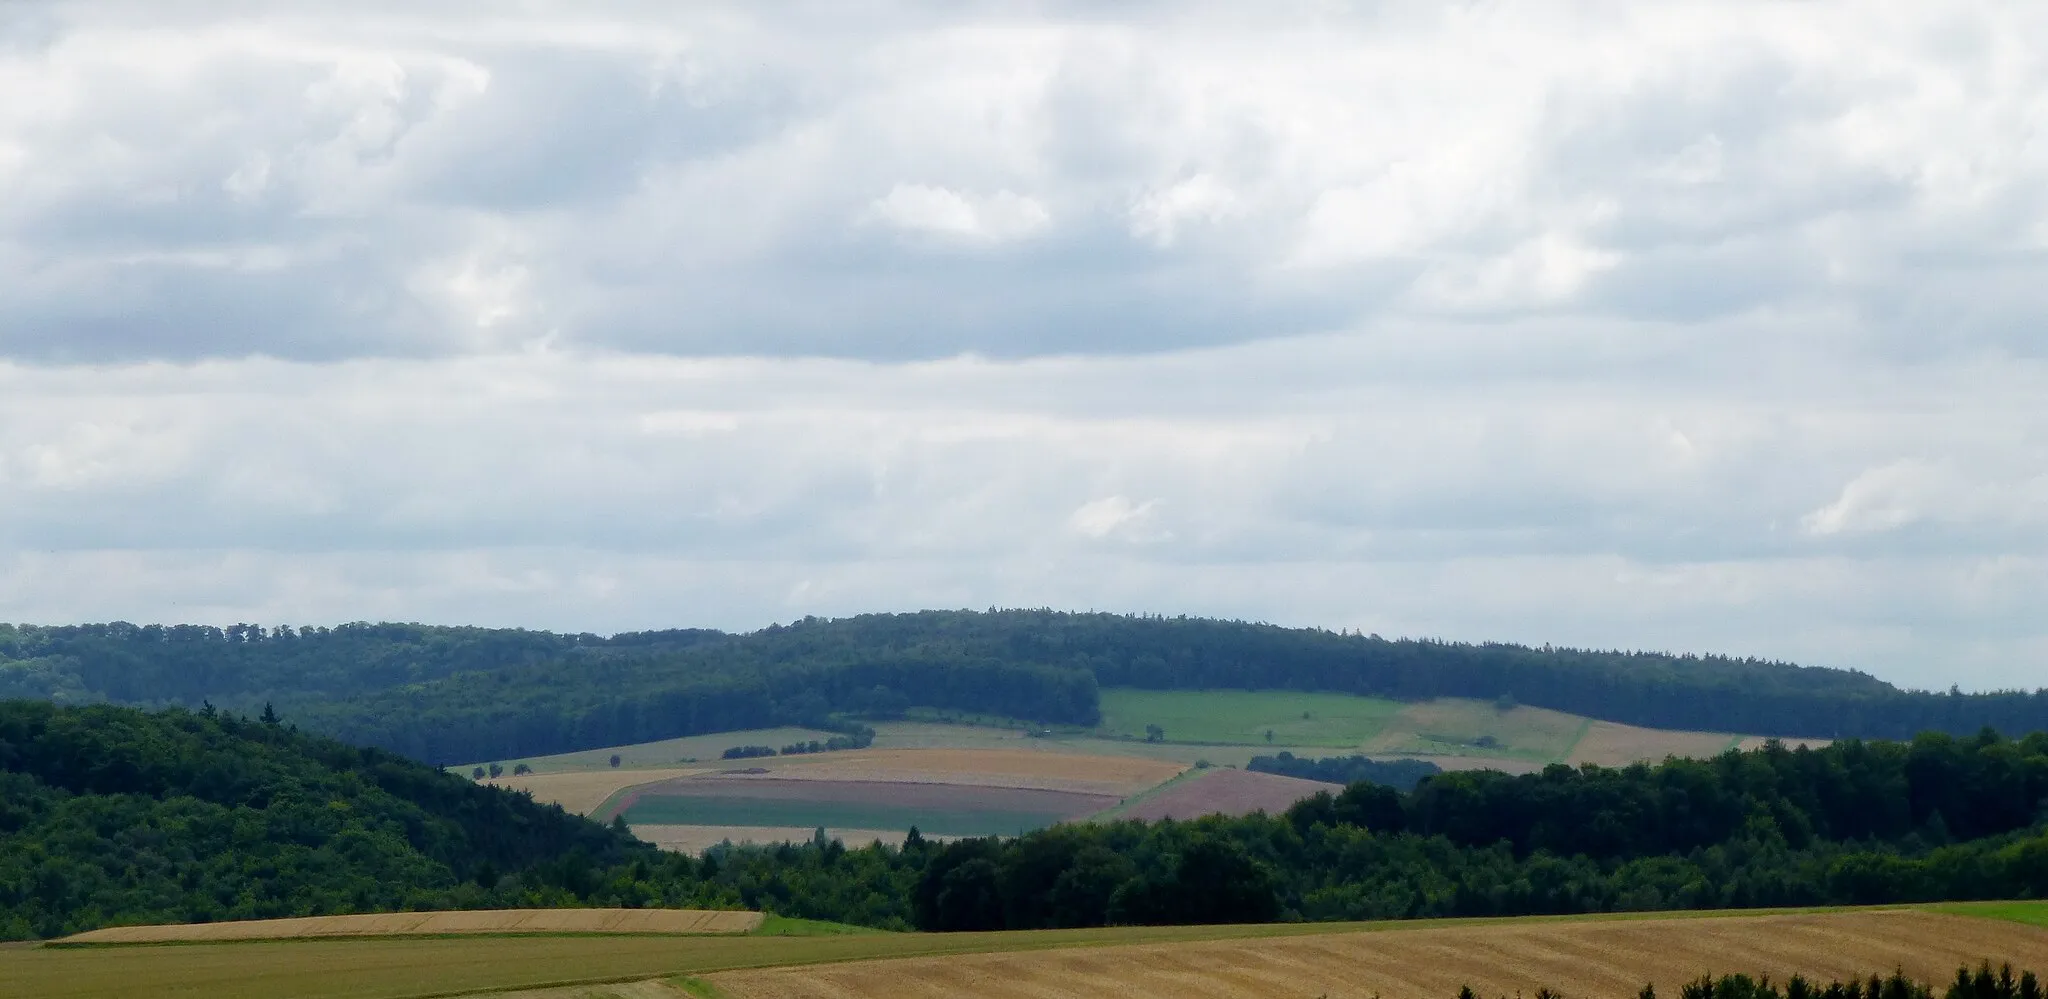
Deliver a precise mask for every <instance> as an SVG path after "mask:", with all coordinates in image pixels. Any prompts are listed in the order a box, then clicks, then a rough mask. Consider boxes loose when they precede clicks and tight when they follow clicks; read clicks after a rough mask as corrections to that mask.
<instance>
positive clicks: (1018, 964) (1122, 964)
mask: <svg viewBox="0 0 2048 999" xmlns="http://www.w3.org/2000/svg"><path fill="white" fill-rule="evenodd" d="M1985 959H1990V960H1993V961H2011V962H2012V963H2013V964H2014V965H2016V966H2019V967H2031V968H2035V969H2039V970H2042V971H2048V931H2043V930H2040V929H2037V928H2034V927H2030V926H2024V925H2021V924H2017V923H2006V922H1997V921H1993V920H1981V919H1972V918H1968V917H1963V916H1946V915H1936V914H1931V913H1921V912H1904V911H1902V912H1854V913H1839V914H1829V915H1796V916H1750V917H1717V918H1705V919H1644V920H1623V921H1603V922H1544V923H1520V924H1500V923H1494V924H1481V925H1469V926H1448V927H1426V928H1416V929H1408V928H1396V929H1389V930H1383V931H1378V932H1369V933H1347V934H1333V935H1329V936H1302V937H1289V938H1280V939H1264V940H1229V941H1213V942H1203V943H1182V944H1147V945H1136V946H1111V947H1085V948H1074V949H1069V950H1054V951H1038V952H1028V953H1009V954H975V955H966V956H959V957H943V958H909V959H896V960H884V961H862V962H853V963H848V964H837V965H815V966H811V967H793V968H774V969H764V970H758V971H740V972H728V973H725V974H720V975H714V976H711V978H710V980H711V981H712V983H713V984H715V985H716V986H717V987H718V988H720V989H722V990H723V991H724V992H725V993H726V994H728V995H730V996H732V997H734V999H870V997H872V999H886V997H897V996H929V997H938V996H965V995H972V996H982V997H994V999H1008V997H1014V999H1027V997H1028V999H1067V997H1074V999H1081V997H1097V996H1116V997H1131V999H1136V997H1140V996H1175V997H1182V996H1203V997H1208V996H1213V997H1219V999H1220V997H1224V996H1301V997H1308V996H1317V995H1327V996H1329V997H1330V999H1346V997H1358V999H1365V997H1368V996H1375V995H1377V996H1381V997H1383V999H1450V997H1452V996H1455V995H1457V993H1458V988H1459V986H1461V985H1466V984H1469V985H1471V986H1472V987H1473V988H1474V989H1476V990H1478V991H1479V993H1480V994H1481V995H1485V996H1501V995H1514V994H1516V993H1518V992H1519V993H1520V994H1522V995H1531V994H1534V993H1535V991H1536V989H1538V988H1539V987H1544V986H1548V987H1550V988H1554V989H1558V990H1560V991H1562V992H1563V993H1564V994H1565V995H1566V996H1568V997H1571V999H1605V997H1615V999H1631V997H1633V996H1635V995H1636V993H1637V990H1639V989H1641V988H1642V986H1643V984H1644V983H1646V982H1655V983H1656V985H1657V986H1658V988H1659V990H1660V992H1661V993H1662V994H1666V995H1676V994H1677V991H1678V985H1679V984H1681V983H1682V982H1683V981H1685V980H1688V979H1691V978H1696V977H1698V976H1699V975H1701V974H1703V973H1708V972H1713V973H1720V974H1725V973H1732V972H1738V971H1739V972H1745V973H1749V974H1759V973H1766V974H1769V975H1771V976H1772V977H1773V978H1775V979H1779V980H1782V979H1784V978H1786V977H1789V976H1790V975H1792V974H1794V973H1801V974H1805V975H1807V976H1808V977H1835V976H1847V975H1868V974H1870V973H1871V972H1875V971H1885V972H1888V971H1890V970H1891V969H1893V968H1903V969H1904V970H1905V971H1906V973H1907V974H1909V975H1913V976H1916V977H1919V978H1921V979H1922V980H1925V981H1930V982H1933V983H1935V984H1936V985H1937V986H1939V985H1940V984H1941V983H1944V982H1946V981H1948V980H1949V979H1950V978H1951V977H1952V976H1953V975H1954V974H1955V969H1956V967H1957V966H1958V965H1959V964H1964V963H1967V964H1970V965H1973V966H1974V965H1975V964H1976V963H1977V962H1978V961H1980V960H1985Z"/></svg>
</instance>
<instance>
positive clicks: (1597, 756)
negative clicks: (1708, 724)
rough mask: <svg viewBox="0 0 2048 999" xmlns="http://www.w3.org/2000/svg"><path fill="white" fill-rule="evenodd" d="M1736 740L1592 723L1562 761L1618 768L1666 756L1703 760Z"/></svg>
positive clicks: (1717, 734) (1725, 736)
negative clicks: (1638, 761)
mask: <svg viewBox="0 0 2048 999" xmlns="http://www.w3.org/2000/svg"><path fill="white" fill-rule="evenodd" d="M1740 741H1741V738H1740V737H1739V736H1733V735H1728V734H1725V733H1721V732H1672V731H1666V730H1664V729H1655V728H1637V727H1636V726H1634V725H1621V724H1617V723H1615V722H1604V721H1596V722H1594V723H1592V724H1591V725H1588V726H1586V734H1585V735H1583V736H1581V737H1580V738H1579V742H1578V745H1576V746H1573V747H1572V751H1571V755H1570V756H1569V757H1567V758H1566V760H1565V762H1567V763H1598V764H1600V765H1601V766H1603V767H1619V766H1627V765H1628V764H1630V763H1634V762H1636V761H1637V760H1649V761H1651V762H1657V761H1661V760H1663V759H1664V757H1666V756H1690V757H1694V758H1704V757H1709V756H1719V755H1720V754H1722V753H1725V752H1727V751H1728V750H1729V749H1730V748H1731V747H1733V746H1734V745H1735V744H1736V743H1737V742H1740Z"/></svg>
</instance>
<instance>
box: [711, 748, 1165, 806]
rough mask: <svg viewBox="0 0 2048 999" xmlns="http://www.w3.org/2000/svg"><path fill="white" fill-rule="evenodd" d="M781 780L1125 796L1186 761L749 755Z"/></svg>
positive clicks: (880, 752)
mask: <svg viewBox="0 0 2048 999" xmlns="http://www.w3.org/2000/svg"><path fill="white" fill-rule="evenodd" d="M746 762H748V763H750V764H754V765H758V766H761V767H763V768H766V769H768V770H769V771H770V772H771V773H772V774H773V776H774V777H775V778H776V779H778V780H862V781H887V782H897V783H916V784H970V785H974V786H976V787H1017V788H1037V789H1042V790H1048V791H1078V792H1083V793H1087V794H1113V795H1126V794H1132V793H1135V792H1138V791H1142V790H1144V789H1146V788H1148V787H1152V786H1154V785H1156V784H1158V783H1160V782H1161V781H1166V780H1170V779H1172V778H1173V777H1175V776H1177V775H1179V774H1180V773H1181V771H1183V770H1186V769H1187V766H1186V765H1185V764H1181V763H1177V762H1171V761H1167V760H1151V759H1144V758H1141V757H1135V756H1084V755H1081V754H1078V753H1046V752H1038V751H1034V750H1029V749H861V750H847V751H843V752H837V753H818V754H814V755H809V756H790V757H778V758H775V759H771V760H749V761H746Z"/></svg>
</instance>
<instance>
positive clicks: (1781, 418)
mask: <svg viewBox="0 0 2048 999" xmlns="http://www.w3.org/2000/svg"><path fill="white" fill-rule="evenodd" d="M855 8H858V10H859V14H858V16H854V15H852V14H850V13H849V12H850V11H853V10H854V9H855ZM483 9H491V10H493V11H494V13H493V14H492V15H491V16H489V17H479V16H478V14H477V13H476V12H477V11H479V10H483ZM498 11H510V13H498ZM1254 12H1255V13H1254ZM2041 38H2048V5H2042V4H2011V3H1993V2H1985V3H1966V2H1950V3H1925V2H1901V3H1877V2H1867V0H1866V2H1855V3H1842V4H1831V3H1822V2H1808V3H1800V4H1784V3H1766V4H1756V5H1748V4H1741V3H1729V2H1726V0H1713V2H1705V3H1684V2H1675V0H1660V2H1657V3H1642V2H1633V0H1631V2H1614V3H1536V2H1514V3H1499V4H1496V3H1486V2H1462V3H1453V2H1445V3H1437V4H1410V3H1384V4H1375V3H1358V4H1346V3H1336V2H1314V3H1294V4H1284V3H1265V4H1242V3H1214V4H1206V3H1198V2H1161V3H1146V2H1127V3H1100V2H1092V3H1073V4H1059V3H1050V4H1037V5H1031V4H1022V3H986V4H961V3H943V4H942V3H932V4H900V5H886V4H882V3H868V4H859V5H846V4H836V3H817V4H813V5H805V4H799V3H785V4H760V3H731V4H717V3H711V2H703V3H696V2H693V3H687V4H678V3H668V2H651V0H650V2H646V3H610V4H605V3H595V2H578V3H573V4H572V3H566V2H563V3H524V4H486V5H478V4H475V3H460V4H443V3H438V2H434V0H405V2H403V3H375V2H355V3H349V4H286V3H265V4H255V5H235V4H199V3H178V2H167V0H147V2H135V3H64V2H12V3H0V620H17V621H34V622H47V623H57V622H75V621H83V620H105V619H114V618H121V619H127V620H134V621H204V622H212V623H221V624H226V623H232V622H236V621H253V622H259V623H266V624H285V623H289V624H302V623H332V622H338V621H343V620H352V619H371V620H377V619H402V620H420V621H429V622H444V623H475V624H489V625H525V626H532V627H544V628H552V629H569V630H592V631H613V630H621V629H635V628H651V627H673V626H713V627H722V628H735V629H751V628H755V627H759V626H762V625H765V624H767V623H769V622H772V621H778V620H788V619H791V618H795V617H801V616H803V615H806V614H819V615H843V614H849V613H855V612H861V611H871V610H910V609H916V608H922V607H958V606H969V607H987V606H991V605H1001V606H1017V605H1029V606H1039V605H1050V606H1053V607H1059V608H1071V609H1090V608H1094V609H1103V610H1117V611H1148V612H1162V613H1188V614H1206V615H1218V616H1225V617H1238V618H1249V619H1260V620H1268V621H1273V622H1276V623H1281V624H1289V625H1320V626H1325V627H1329V628H1356V629H1361V630H1364V631H1370V632H1378V633H1381V634H1384V635H1387V636H1390V637H1391V636H1396V635H1410V636H1423V635H1430V636H1443V637H1450V638H1456V639H1467V640H1485V639H1494V640H1507V641H1520V642H1527V643H1535V644H1540V643H1543V642H1556V643H1561V644H1576V645H1589V646H1597V647H1603V648H1606V647H1621V648H1650V649H1669V650H1674V651H1680V650H1691V651H1718V652H1727V653H1732V654H1737V655H1758V656H1766V657H1772V658H1785V659H1793V660H1797V661H1800V662H1806V663H1813V664H1821V665H1836V666H1853V667H1858V668H1862V669H1865V670H1868V671H1870V672H1872V673H1875V674H1877V675H1879V676H1881V677H1884V678H1886V679H1890V680H1893V681H1895V682H1900V683H1903V684H1907V685H1913V686H1922V687H1946V686H1948V685H1949V684H1950V683H1952V682H1953V683H1960V684H1961V685H1963V686H1964V687H1965V688H1972V689H1975V688H1991V687H2011V686H2026V687H2035V686H2040V685H2042V684H2044V683H2048V613H2044V608H2048V325H2044V322H2048V58H2044V49H2043V48H2042V47H2041V46H2040V45H2039V44H2038V42H2035V43H2029V42H2028V41H2027V39H2041Z"/></svg>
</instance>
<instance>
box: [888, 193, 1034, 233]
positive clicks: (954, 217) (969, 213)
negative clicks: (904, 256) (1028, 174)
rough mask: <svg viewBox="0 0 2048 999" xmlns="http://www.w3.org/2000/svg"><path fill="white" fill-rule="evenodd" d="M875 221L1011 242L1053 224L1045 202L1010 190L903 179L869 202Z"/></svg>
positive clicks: (913, 229)
mask: <svg viewBox="0 0 2048 999" xmlns="http://www.w3.org/2000/svg"><path fill="white" fill-rule="evenodd" d="M866 217H868V218H870V219H873V220H875V221H879V222H883V223H886V224H888V225H892V226H895V227H896V228H898V229H905V230H909V231H911V232H923V233H934V234H937V235H941V236H957V237H961V238H965V239H973V240H986V241H989V242H1006V241H1009V240H1013V239H1021V238H1023V237H1026V236H1030V235H1033V234H1035V233H1037V232H1039V231H1041V230H1043V229H1044V228H1045V227H1046V226H1048V225H1050V224H1051V223H1052V216H1051V215H1049V214H1047V213H1046V210H1045V206H1043V205H1041V204H1039V203H1038V202H1036V201H1033V200H1031V199H1030V198H1027V197H1023V196H1021V195H1018V194H1015V193H1012V192H1010V191H1007V190H1005V191H997V192H996V193H995V194H993V195H990V196H988V197H985V198H973V199H970V198H969V197H967V196H965V195H962V194H960V193H959V192H957V191H953V190H951V189H948V188H944V187H930V186H927V185H924V184H897V185H896V186H895V187H892V188H890V189H889V193H888V194H885V195H883V196H882V197H879V198H876V199H875V200H874V202H873V203H872V204H870V205H869V206H868V211H867V216H866Z"/></svg>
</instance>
